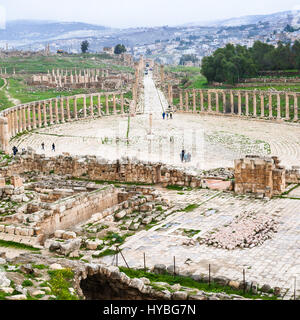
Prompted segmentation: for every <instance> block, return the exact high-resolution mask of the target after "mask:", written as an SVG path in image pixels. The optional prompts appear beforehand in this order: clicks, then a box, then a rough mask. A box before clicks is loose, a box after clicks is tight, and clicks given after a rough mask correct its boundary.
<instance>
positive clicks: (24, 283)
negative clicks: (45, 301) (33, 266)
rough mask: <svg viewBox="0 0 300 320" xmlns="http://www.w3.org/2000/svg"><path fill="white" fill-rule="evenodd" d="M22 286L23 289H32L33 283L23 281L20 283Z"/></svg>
mask: <svg viewBox="0 0 300 320" xmlns="http://www.w3.org/2000/svg"><path fill="white" fill-rule="evenodd" d="M22 286H23V287H32V286H33V283H32V281H30V280H24V281H23V282H22Z"/></svg>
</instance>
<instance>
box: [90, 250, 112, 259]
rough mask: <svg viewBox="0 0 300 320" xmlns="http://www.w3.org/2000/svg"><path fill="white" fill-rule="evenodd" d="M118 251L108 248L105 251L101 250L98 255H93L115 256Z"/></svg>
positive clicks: (98, 256)
mask: <svg viewBox="0 0 300 320" xmlns="http://www.w3.org/2000/svg"><path fill="white" fill-rule="evenodd" d="M117 253H118V252H117V251H116V250H111V249H106V250H104V251H103V252H100V253H99V254H97V255H92V257H93V258H96V259H97V258H102V257H106V256H113V255H115V254H117Z"/></svg>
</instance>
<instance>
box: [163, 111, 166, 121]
mask: <svg viewBox="0 0 300 320" xmlns="http://www.w3.org/2000/svg"><path fill="white" fill-rule="evenodd" d="M162 116H163V119H164V120H165V116H166V113H165V112H163V114H162Z"/></svg>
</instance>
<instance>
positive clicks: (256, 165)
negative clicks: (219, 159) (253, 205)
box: [234, 156, 286, 198]
mask: <svg viewBox="0 0 300 320" xmlns="http://www.w3.org/2000/svg"><path fill="white" fill-rule="evenodd" d="M234 175H235V187H234V191H235V192H236V193H239V194H246V193H255V194H257V195H258V194H260V195H263V196H266V197H269V198H272V197H273V195H280V194H282V193H283V192H284V190H285V188H286V170H285V168H284V167H280V166H279V161H278V159H277V157H273V158H260V157H258V156H248V157H246V158H245V159H240V160H236V161H235V170H234Z"/></svg>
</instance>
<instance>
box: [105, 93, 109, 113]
mask: <svg viewBox="0 0 300 320" xmlns="http://www.w3.org/2000/svg"><path fill="white" fill-rule="evenodd" d="M105 106H106V115H109V104H108V94H107V93H106V94H105Z"/></svg>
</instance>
